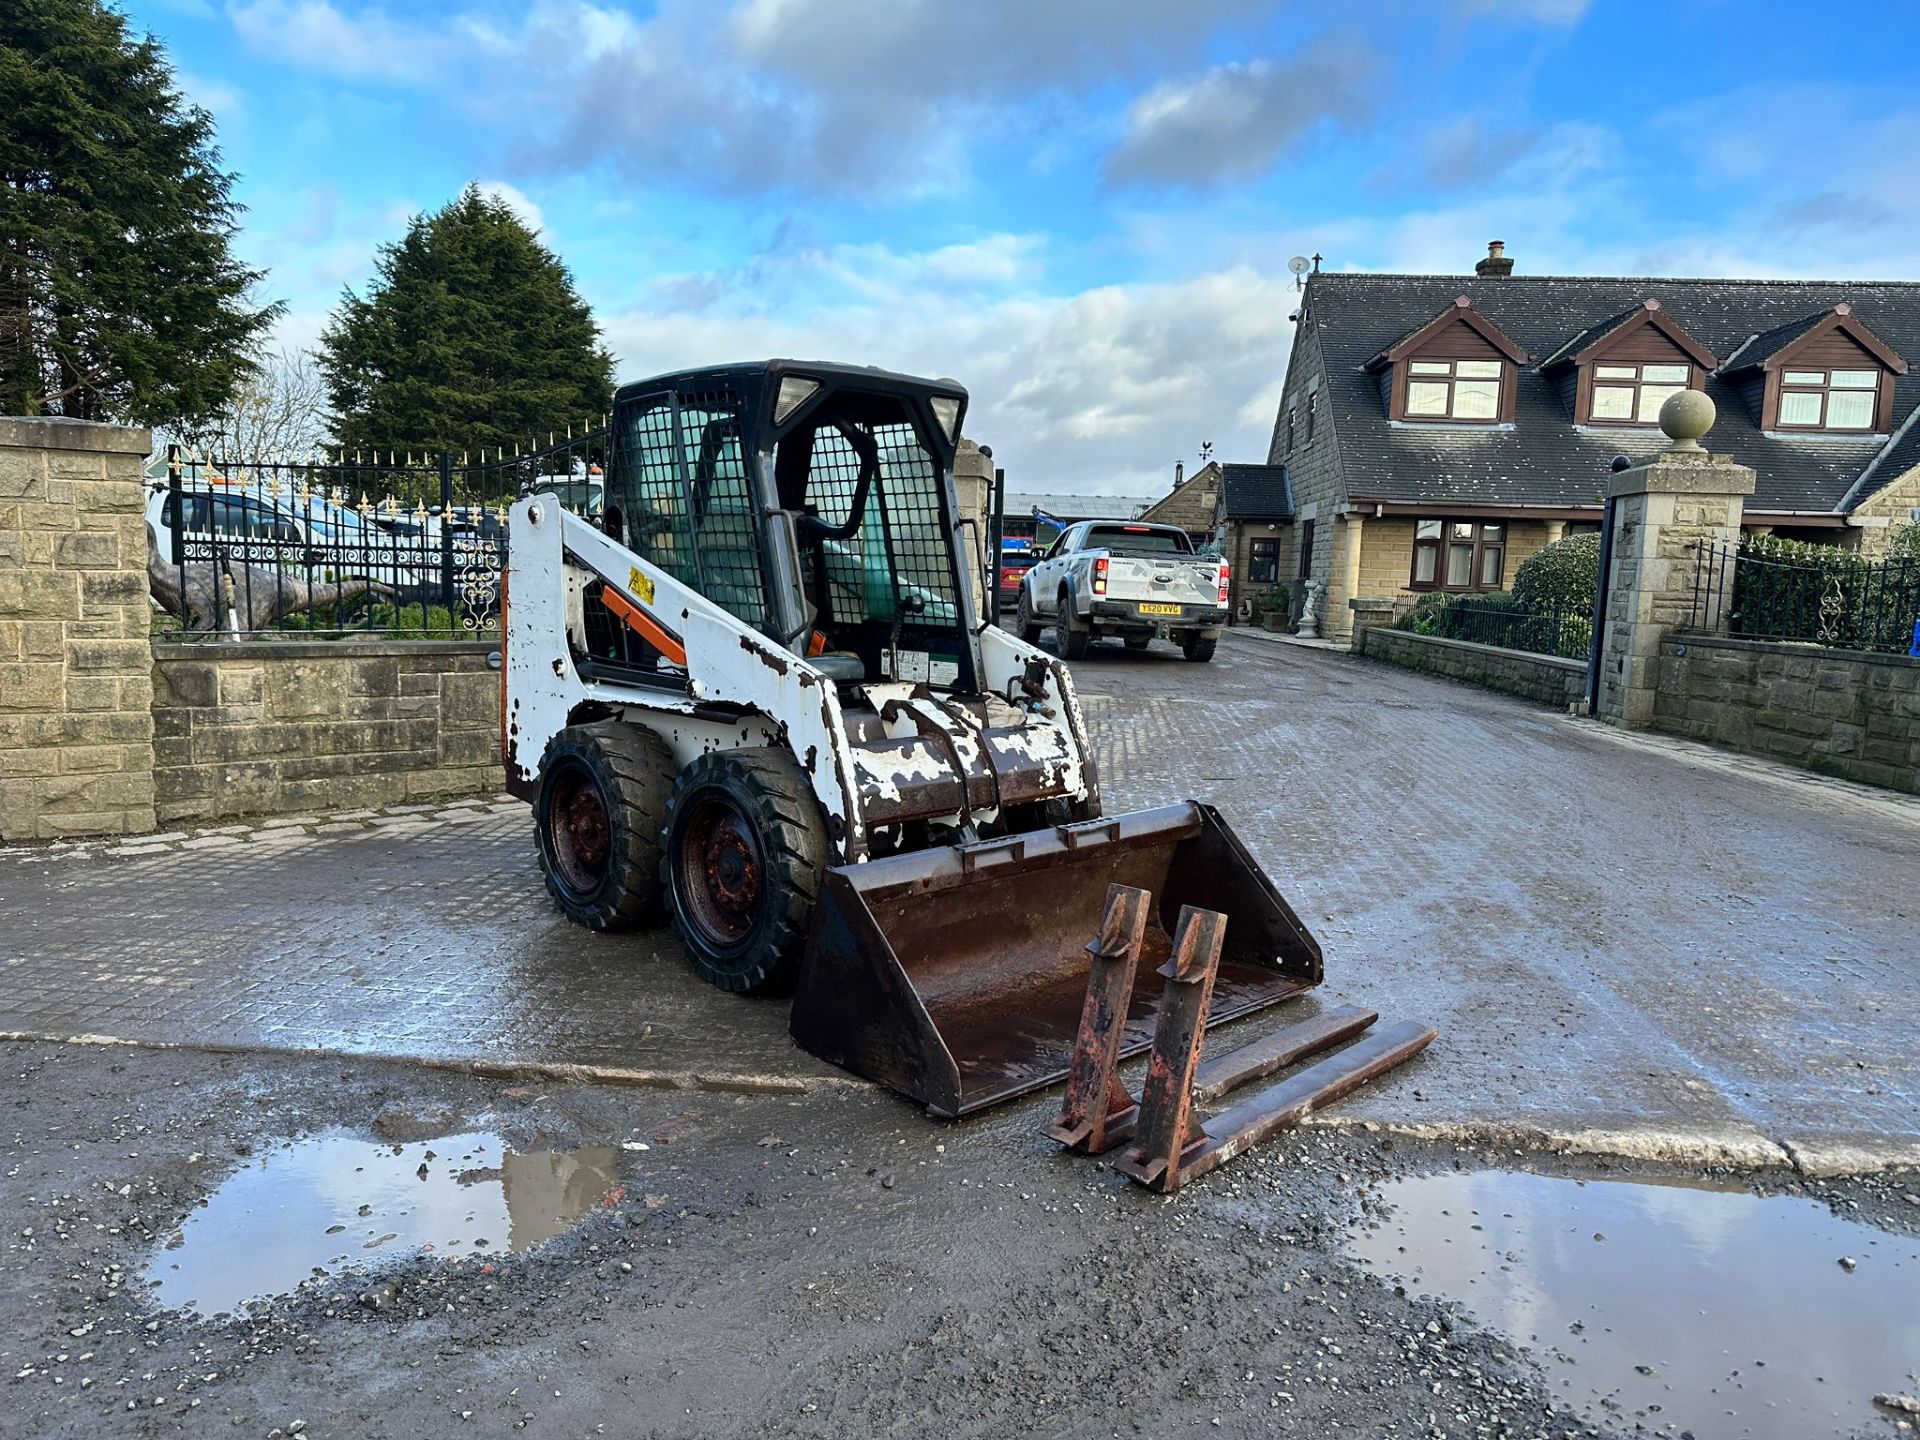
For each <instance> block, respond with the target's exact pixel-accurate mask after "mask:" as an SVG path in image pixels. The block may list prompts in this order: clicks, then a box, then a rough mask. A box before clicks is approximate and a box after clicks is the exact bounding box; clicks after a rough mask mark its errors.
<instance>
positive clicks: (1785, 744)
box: [1653, 634, 1920, 793]
mask: <svg viewBox="0 0 1920 1440" xmlns="http://www.w3.org/2000/svg"><path fill="white" fill-rule="evenodd" d="M1653 723H1654V728H1656V729H1659V730H1665V731H1669V732H1671V733H1672V734H1676V735H1685V736H1688V737H1689V738H1691V739H1695V740H1708V741H1712V742H1713V743H1715V744H1718V745H1731V746H1733V747H1735V748H1736V749H1740V750H1746V751H1750V752H1752V753H1754V754H1757V755H1771V756H1773V757H1774V758H1775V759H1779V760H1786V761H1789V762H1791V763H1792V764H1795V765H1804V766H1806V767H1808V768H1809V769H1812V770H1819V771H1822V772H1824V773H1826V774H1829V775H1839V776H1843V777H1845V778H1847V779H1849V780H1862V781H1865V782H1866V783H1868V784H1870V785H1884V786H1886V787H1888V788H1889V789H1893V790H1905V791H1909V792H1912V793H1920V660H1914V659H1909V658H1907V657H1905V656H1900V655H1870V654H1863V653H1861V652H1859V651H1855V650H1827V649H1821V648H1819V647H1817V646H1811V645H1782V644H1778V643H1775V642H1772V641H1765V640H1736V639H1733V638H1730V637H1727V636H1718V635H1696V634H1680V635H1674V636H1670V637H1668V638H1667V639H1666V640H1664V641H1662V642H1661V646H1660V674H1659V682H1658V689H1657V691H1656V694H1655V703H1654V714H1653Z"/></svg>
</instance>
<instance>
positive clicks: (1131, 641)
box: [1127, 635, 1153, 650]
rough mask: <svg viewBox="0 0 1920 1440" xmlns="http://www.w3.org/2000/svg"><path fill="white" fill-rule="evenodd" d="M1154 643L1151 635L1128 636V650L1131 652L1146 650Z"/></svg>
mask: <svg viewBox="0 0 1920 1440" xmlns="http://www.w3.org/2000/svg"><path fill="white" fill-rule="evenodd" d="M1152 643H1153V637H1152V636H1151V635H1129V636H1127V649H1129V650H1144V649H1146V648H1147V646H1149V645H1151V644H1152Z"/></svg>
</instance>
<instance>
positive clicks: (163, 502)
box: [147, 480, 458, 595]
mask: <svg viewBox="0 0 1920 1440" xmlns="http://www.w3.org/2000/svg"><path fill="white" fill-rule="evenodd" d="M147 525H148V527H149V528H150V529H151V530H152V531H153V534H154V537H155V539H156V540H157V541H158V542H159V545H160V557H161V560H162V562H163V563H165V564H173V563H174V560H175V551H174V541H175V535H176V532H177V533H178V541H179V546H180V550H179V557H180V560H181V561H182V562H183V563H184V564H185V565H186V566H187V567H188V568H189V569H191V568H193V567H195V566H199V565H211V564H213V563H214V562H215V560H216V559H217V558H219V557H224V558H225V559H227V560H228V561H230V562H233V563H236V564H244V565H251V566H256V567H258V568H260V569H265V570H284V571H287V572H289V573H291V574H293V575H296V576H298V577H299V578H300V579H302V580H306V581H309V582H311V583H313V584H317V585H328V584H332V583H334V582H336V581H341V580H371V581H374V582H375V583H376V584H380V585H384V586H387V587H389V588H390V589H392V590H393V591H395V592H396V594H397V595H402V594H404V593H405V592H410V591H415V590H418V589H420V588H421V587H423V586H435V585H438V584H439V583H440V580H441V576H442V566H441V558H442V557H441V550H440V534H441V529H440V520H439V519H438V518H437V517H435V516H426V517H418V516H415V515H413V514H410V513H406V512H401V513H398V514H393V515H384V514H381V513H379V512H378V511H370V512H369V513H367V514H365V515H362V514H361V513H360V512H359V511H358V510H355V509H352V508H350V507H348V506H345V505H337V504H335V503H334V502H332V501H331V500H328V499H327V498H326V497H325V496H323V495H321V494H320V493H318V492H317V491H316V492H315V493H313V494H311V495H309V496H308V497H306V498H305V499H302V498H301V497H300V496H298V495H296V494H289V493H287V492H286V491H285V490H284V489H283V490H281V491H280V492H279V493H274V492H273V491H271V490H270V489H269V488H268V487H266V486H263V485H256V484H248V483H244V482H242V483H237V484H227V483H223V482H221V481H218V480H195V481H194V482H192V483H190V484H188V485H185V486H183V487H182V489H181V491H180V495H179V500H178V503H177V505H176V503H175V499H174V496H173V492H172V491H171V490H170V489H169V488H168V486H167V484H166V482H165V481H160V482H157V483H153V484H150V485H149V487H148V495H147ZM456 544H458V541H457V542H456ZM456 563H458V557H456Z"/></svg>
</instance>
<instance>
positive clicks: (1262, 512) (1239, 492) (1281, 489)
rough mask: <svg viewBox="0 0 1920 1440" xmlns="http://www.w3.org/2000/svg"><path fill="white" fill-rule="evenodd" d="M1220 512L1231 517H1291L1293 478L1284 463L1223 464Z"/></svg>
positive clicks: (1266, 518)
mask: <svg viewBox="0 0 1920 1440" xmlns="http://www.w3.org/2000/svg"><path fill="white" fill-rule="evenodd" d="M1220 475H1221V481H1220V493H1221V513H1222V514H1223V515H1225V516H1226V517H1227V518H1228V519H1230V520H1291V519H1292V518H1293V481H1292V480H1291V479H1290V478H1289V477H1288V475H1287V467H1286V466H1284V465H1234V464H1228V465H1223V466H1221V467H1220Z"/></svg>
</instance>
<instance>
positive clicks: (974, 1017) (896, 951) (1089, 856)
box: [792, 803, 1321, 1117]
mask: <svg viewBox="0 0 1920 1440" xmlns="http://www.w3.org/2000/svg"><path fill="white" fill-rule="evenodd" d="M1115 883H1118V884H1122V885H1132V886H1136V887H1138V888H1140V889H1143V890H1147V891H1150V892H1151V893H1152V895H1153V899H1154V905H1153V914H1152V916H1151V917H1150V918H1149V921H1148V925H1147V932H1146V938H1145V941H1144V943H1143V946H1142V949H1141V954H1140V965H1139V968H1138V979H1137V980H1136V983H1135V986H1134V990H1133V995H1132V999H1131V1003H1130V1005H1129V1011H1128V1025H1127V1030H1126V1035H1125V1039H1124V1041H1123V1042H1122V1050H1121V1053H1122V1054H1123V1055H1134V1054H1138V1053H1139V1052H1141V1051H1143V1050H1145V1049H1146V1048H1147V1046H1148V1044H1149V1043H1150V1041H1151V1036H1152V1033H1153V1020H1154V1015H1155V1012H1156V1011H1157V1009H1158V1007H1159V1003H1160V994H1161V980H1160V978H1159V976H1158V975H1157V974H1156V973H1155V971H1156V969H1157V967H1158V966H1159V964H1160V963H1161V962H1162V961H1164V960H1165V959H1166V958H1167V956H1168V955H1169V954H1170V953H1171V949H1172V939H1171V934H1172V931H1173V929H1174V927H1175V926H1176V924H1177V923H1178V921H1179V916H1180V909H1181V907H1182V906H1183V905H1194V906H1199V907H1201V908H1203V909H1208V910H1216V911H1219V912H1221V913H1223V914H1225V915H1227V916H1229V917H1231V921H1232V923H1231V924H1230V925H1229V926H1228V927H1227V931H1226V943H1225V949H1224V951H1223V952H1222V956H1221V960H1220V968H1219V976H1218V980H1217V981H1216V983H1215V986H1214V992H1213V1003H1212V1008H1211V1011H1210V1014H1209V1020H1208V1023H1209V1024H1212V1025H1217V1024H1219V1023H1221V1022H1222V1021H1225V1020H1230V1019H1232V1018H1233V1017H1235V1016H1237V1015H1244V1014H1247V1013H1248V1012H1250V1011H1253V1010H1258V1009H1261V1008H1263V1007H1265V1006H1268V1005H1273V1004H1276V1003H1278V1002H1279V1001H1282V1000H1285V999H1287V998H1288V997H1289V996H1292V995H1297V994H1299V993H1300V992H1301V991H1302V990H1305V989H1307V988H1308V987H1310V986H1313V985H1317V984H1319V983H1320V974H1321V965H1320V947H1319V945H1318V944H1316V943H1315V941H1314V939H1313V937H1312V936H1311V935H1309V934H1308V933H1307V931H1306V929H1305V927H1304V926H1302V925H1301V923H1300V920H1299V917H1298V916H1296V915H1295V914H1294V913H1293V910H1292V909H1291V908H1290V907H1289V906H1288V904H1287V902H1286V901H1285V900H1283V899H1281V898H1280V895H1279V894H1278V892H1276V891H1275V890H1274V888H1273V886H1272V884H1271V883H1270V882H1269V881H1268V880H1267V877H1266V876H1265V875H1263V874H1262V873H1261V872H1260V868H1259V866H1257V865H1256V864H1254V862H1253V858H1252V857H1251V856H1250V855H1248V854H1247V852H1246V849H1245V848H1244V847H1243V846H1242V845H1241V844H1240V842H1239V840H1238V839H1237V838H1236V837H1235V836H1234V834H1233V832H1232V831H1231V830H1229V829H1228V828H1227V826H1226V824H1225V822H1223V821H1222V820H1221V818H1220V816H1219V814H1218V813H1217V812H1216V811H1215V810H1214V809H1213V808H1212V807H1211V806H1207V805H1200V804H1195V803H1189V804H1185V805H1169V806H1165V807H1162V808H1160V809H1154V810H1136V811H1133V812H1131V813H1129V814H1125V815H1114V816H1108V817H1106V818H1104V819H1100V820H1089V821H1083V822H1081V823H1079V824H1074V825H1062V826H1059V827H1057V828H1055V829H1050V830H1035V831H1030V832H1028V833H1026V834H1024V835H1011V836H1007V837H1004V838H1002V839H995V840H984V841H980V842H978V843H976V844H972V845H959V846H952V847H947V848H941V849H934V850H923V851H918V852H915V853H912V854H906V855H896V856H891V857H888V858H886V859H881V860H872V861H868V862H866V863H864V864H858V865H843V866H839V867H837V868H835V869H832V870H829V871H828V872H827V875H826V881H825V885H824V887H823V889H822V893H821V896H820V901H819V904H818V905H817V906H816V908H815V912H814V921H813V932H812V936H811V939H810V942H809V945H808V948H807V955H806V959H805V961H804V963H803V965H802V967H801V973H800V987H799V991H798V993H797V994H796V995H795V997H794V1003H793V1018H792V1029H793V1036H794V1039H795V1040H797V1041H798V1042H799V1043H800V1044H801V1045H802V1046H803V1047H804V1048H805V1049H807V1050H809V1051H811V1052H812V1053H813V1054H815V1055H818V1056H820V1057H821V1058H822V1059H824V1060H828V1061H831V1062H832V1063H834V1064H836V1065H840V1066H843V1067H844V1068H846V1069H848V1070H851V1071H853V1072H854V1073H855V1074H856V1075H864V1076H866V1077H867V1078H868V1079H871V1080H877V1081H879V1082H880V1083H881V1084H883V1085H887V1086H890V1087H891V1088H893V1089H895V1090H898V1091H900V1092H902V1093H903V1094H906V1095H911V1096H912V1097H913V1098H914V1099H916V1100H919V1101H921V1102H922V1103H924V1104H925V1105H926V1107H927V1109H928V1110H929V1111H930V1112H931V1113H933V1114H935V1115H939V1116H946V1117H952V1116H957V1115H965V1114H968V1113H969V1112H971V1111H974V1110H979V1109H982V1108H984V1107H985V1106H988V1105H993V1104H997V1103H998V1102H1000V1101H1002V1100H1006V1099H1008V1098H1010V1097H1012V1096H1015V1095H1019V1094H1022V1093H1024V1092H1025V1091H1028V1090H1033V1089H1037V1088H1038V1087H1040V1086H1042V1085H1046V1084H1049V1083H1050V1082H1052V1081H1055V1080H1059V1079H1061V1078H1062V1077H1064V1076H1065V1074H1066V1072H1067V1066H1068V1061H1069V1058H1070V1054H1071V1051H1072V1049H1073V1042H1074V1035H1075V1033H1076V1031H1077V1029H1078V1027H1079V1023H1080V1011H1081V1006H1082V1003H1083V1001H1084V997H1085V994H1086V986H1087V966H1088V957H1087V950H1086V946H1087V937H1088V936H1089V935H1093V934H1096V933H1097V932H1098V931H1099V928H1100V917H1101V913H1102V909H1103V907H1104V906H1105V904H1106V899H1107V887H1108V886H1109V885H1111V884H1115Z"/></svg>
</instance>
